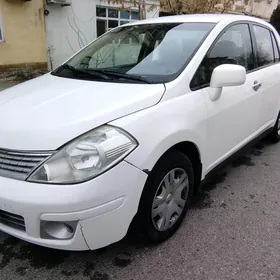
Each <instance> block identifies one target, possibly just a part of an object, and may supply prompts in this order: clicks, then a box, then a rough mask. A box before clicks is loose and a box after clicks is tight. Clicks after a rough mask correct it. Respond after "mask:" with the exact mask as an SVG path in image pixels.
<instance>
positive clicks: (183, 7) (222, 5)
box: [161, 0, 234, 14]
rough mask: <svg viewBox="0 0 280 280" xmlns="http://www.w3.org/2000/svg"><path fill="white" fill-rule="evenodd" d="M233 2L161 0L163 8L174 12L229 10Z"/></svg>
mask: <svg viewBox="0 0 280 280" xmlns="http://www.w3.org/2000/svg"><path fill="white" fill-rule="evenodd" d="M233 4H234V0H161V8H162V9H163V10H165V11H169V12H170V13H172V14H197V13H206V12H217V11H219V12H227V11H230V10H232V6H233Z"/></svg>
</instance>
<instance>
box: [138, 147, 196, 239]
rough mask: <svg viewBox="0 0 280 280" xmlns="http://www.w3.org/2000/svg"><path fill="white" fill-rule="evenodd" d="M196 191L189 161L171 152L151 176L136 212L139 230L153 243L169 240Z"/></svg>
mask: <svg viewBox="0 0 280 280" xmlns="http://www.w3.org/2000/svg"><path fill="white" fill-rule="evenodd" d="M193 190H194V172H193V168H192V164H191V162H190V160H189V159H188V158H187V157H186V156H185V155H184V154H182V153H181V152H179V151H171V152H168V153H167V154H166V155H164V156H163V157H162V158H161V159H160V160H159V162H158V163H157V164H156V166H155V167H154V168H153V170H152V171H151V173H150V174H149V176H148V179H147V182H146V184H145V187H144V190H143V193H142V197H141V199H140V204H139V210H138V213H137V219H136V220H137V224H138V229H139V230H140V231H141V232H142V234H144V236H145V237H148V238H149V239H150V241H152V242H153V243H161V242H163V241H165V240H167V239H168V238H169V237H171V236H172V235H173V234H174V233H175V232H176V230H177V229H178V228H179V226H180V225H181V223H182V221H183V219H184V217H185V215H186V212H187V209H188V206H189V204H190V202H191V199H192V196H193ZM173 212H174V213H173Z"/></svg>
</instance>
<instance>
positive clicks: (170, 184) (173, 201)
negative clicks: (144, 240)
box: [151, 168, 189, 231]
mask: <svg viewBox="0 0 280 280" xmlns="http://www.w3.org/2000/svg"><path fill="white" fill-rule="evenodd" d="M188 192H189V180H188V175H187V173H186V171H185V170H184V169H182V168H175V169H173V170H171V171H170V172H169V173H167V174H166V176H165V177H164V178H163V180H162V181H161V183H160V184H159V186H158V189H157V191H156V194H155V197H154V200H153V206H152V213H151V215H152V221H153V225H154V227H155V228H156V229H157V230H159V231H166V230H168V229H169V228H171V227H172V226H173V225H174V224H175V223H176V221H177V220H178V219H179V217H180V216H181V214H182V212H183V210H184V208H185V205H186V202H187V198H188Z"/></svg>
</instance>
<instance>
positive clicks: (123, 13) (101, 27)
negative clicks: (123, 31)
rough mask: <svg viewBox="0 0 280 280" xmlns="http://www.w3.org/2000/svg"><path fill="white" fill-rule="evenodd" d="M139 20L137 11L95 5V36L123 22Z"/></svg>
mask: <svg viewBox="0 0 280 280" xmlns="http://www.w3.org/2000/svg"><path fill="white" fill-rule="evenodd" d="M135 20H139V13H138V12H137V11H128V10H118V9H116V8H111V7H99V6H97V7H96V31H97V37H99V36H101V35H102V34H104V33H105V32H107V31H109V30H110V29H112V28H115V27H118V26H120V25H123V24H125V23H129V22H132V21H135Z"/></svg>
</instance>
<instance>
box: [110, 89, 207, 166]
mask: <svg viewBox="0 0 280 280" xmlns="http://www.w3.org/2000/svg"><path fill="white" fill-rule="evenodd" d="M206 114H207V113H206V105H205V101H204V98H203V95H202V93H200V92H195V93H189V94H186V95H183V96H180V97H176V98H173V99H170V100H166V101H164V102H161V103H159V104H158V105H156V106H154V107H151V108H148V109H145V110H143V111H140V112H137V113H134V114H132V115H129V116H126V117H123V118H121V119H118V120H116V121H113V122H112V123H111V124H112V125H115V126H118V127H121V128H123V129H124V130H126V131H128V132H129V133H130V134H131V135H133V136H134V137H135V138H136V139H137V141H138V143H139V146H138V147H137V149H136V150H135V151H134V152H133V153H131V154H130V155H129V156H128V157H127V158H126V160H127V161H128V162H129V163H131V164H133V165H134V166H136V167H138V168H140V169H142V170H144V169H148V170H152V169H153V167H154V165H155V164H156V162H157V161H158V160H159V158H160V157H161V156H162V155H163V154H164V153H165V152H166V151H167V150H169V149H170V148H171V147H173V146H174V145H176V144H178V143H181V142H184V141H188V142H192V143H194V144H195V145H196V146H197V148H198V150H199V153H200V157H201V161H202V162H203V160H204V154H205V153H204V140H205V137H206V123H205V120H206Z"/></svg>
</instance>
